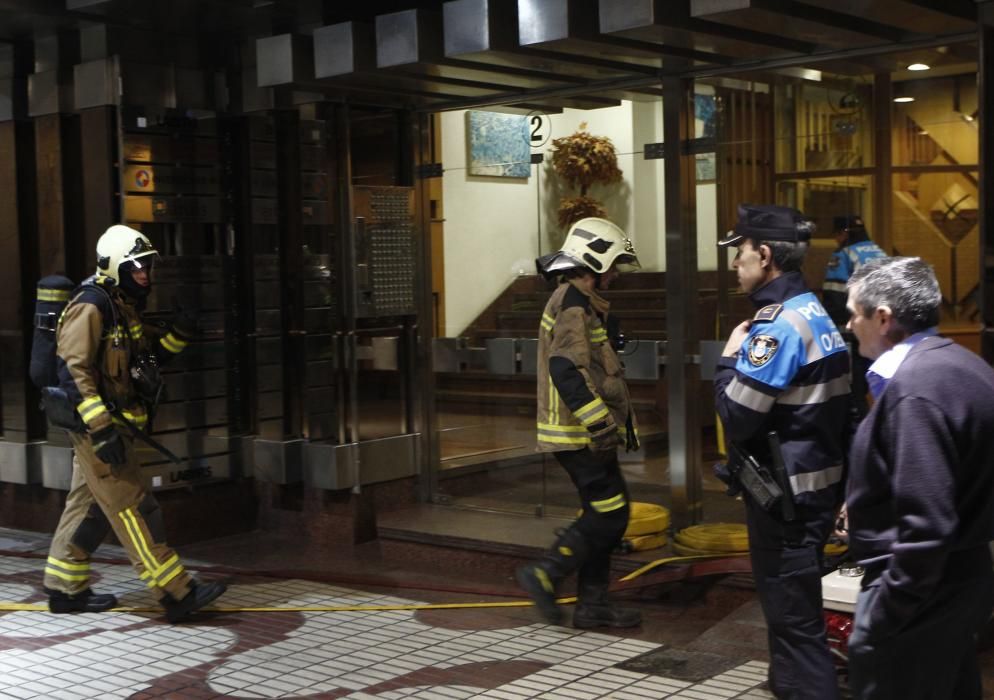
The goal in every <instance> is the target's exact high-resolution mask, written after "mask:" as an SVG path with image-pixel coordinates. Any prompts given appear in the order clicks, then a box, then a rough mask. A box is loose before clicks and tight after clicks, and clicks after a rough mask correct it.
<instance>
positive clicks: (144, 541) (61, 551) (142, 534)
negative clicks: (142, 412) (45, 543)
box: [44, 433, 192, 600]
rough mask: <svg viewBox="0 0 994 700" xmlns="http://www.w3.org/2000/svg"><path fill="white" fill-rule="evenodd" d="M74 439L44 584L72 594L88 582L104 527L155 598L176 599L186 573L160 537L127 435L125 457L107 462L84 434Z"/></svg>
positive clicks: (155, 510) (157, 513) (154, 505)
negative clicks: (66, 491)
mask: <svg viewBox="0 0 994 700" xmlns="http://www.w3.org/2000/svg"><path fill="white" fill-rule="evenodd" d="M70 439H71V440H72V443H73V448H74V455H73V465H72V466H73V469H72V484H71V486H70V489H69V495H68V497H67V498H66V506H65V510H63V512H62V517H61V518H60V520H59V525H58V527H57V528H56V530H55V536H54V538H53V540H52V547H51V549H50V550H49V553H48V562H47V564H46V566H45V583H44V585H45V587H46V588H49V589H52V590H56V591H61V592H63V593H66V594H68V595H76V594H78V593H81V592H82V591H85V590H86V589H87V588H88V587H89V580H90V556H91V555H92V554H93V552H94V551H95V550H96V548H97V547H98V546H100V543H101V542H102V541H103V539H104V537H105V536H106V535H107V532H108V531H109V530H113V531H114V534H115V535H116V536H117V539H118V541H120V543H121V545H122V546H123V547H124V549H125V551H126V552H127V554H128V558H129V559H130V560H131V565H132V566H133V567H134V569H135V572H136V573H137V574H138V577H139V578H140V579H142V580H143V581H145V582H146V584H147V585H148V587H149V588H151V589H153V590H154V591H156V593H157V594H158V596H159V597H161V596H162V594H164V593H168V594H169V595H171V596H172V597H173V598H175V599H176V600H181V599H182V598H183V597H184V596H185V595H186V594H187V593H188V592H189V591H190V588H191V586H190V584H191V581H192V579H191V577H190V574H189V573H187V571H186V569H185V568H184V567H183V564H182V563H181V562H180V560H179V555H177V554H176V552H174V551H173V550H172V549H170V548H169V545H167V544H166V542H165V533H164V530H165V528H164V526H163V521H162V511H161V510H159V504H158V502H156V500H155V497H154V496H152V494H151V493H148V492H147V491H146V490H145V487H144V485H143V484H142V482H141V476H140V467H139V464H138V459H137V456H136V455H135V450H134V445H133V444H132V441H131V438H130V437H127V436H122V439H123V440H124V441H125V444H126V445H127V454H128V461H127V463H126V464H123V465H116V466H111V465H110V464H107V463H106V462H102V461H101V460H100V459H99V458H98V457H97V456H96V454H94V452H93V444H92V442H91V441H90V437H89V436H88V435H83V434H79V433H70Z"/></svg>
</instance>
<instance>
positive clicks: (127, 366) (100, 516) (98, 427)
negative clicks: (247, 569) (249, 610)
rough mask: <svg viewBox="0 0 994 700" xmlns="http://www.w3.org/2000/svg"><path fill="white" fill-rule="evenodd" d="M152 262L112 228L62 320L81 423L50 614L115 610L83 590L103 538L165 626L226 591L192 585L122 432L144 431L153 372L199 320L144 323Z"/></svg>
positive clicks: (130, 233) (66, 382) (63, 369)
mask: <svg viewBox="0 0 994 700" xmlns="http://www.w3.org/2000/svg"><path fill="white" fill-rule="evenodd" d="M157 255H158V254H157V252H156V250H155V249H154V248H153V247H152V244H151V242H150V241H149V239H148V238H146V237H145V236H144V235H143V234H142V233H140V232H139V231H136V230H134V229H132V228H129V227H127V226H122V225H115V226H111V227H110V228H108V229H107V231H106V232H104V234H103V235H102V236H101V237H100V240H99V241H98V242H97V272H96V275H95V276H93V277H91V278H89V279H88V280H86V281H85V282H84V283H83V284H82V285H80V287H79V288H78V289H77V290H76V291H75V292H74V295H73V297H72V299H71V301H70V302H69V304H68V306H67V307H66V309H65V311H64V312H63V314H62V317H61V319H60V320H59V324H58V328H57V331H56V342H57V345H56V369H57V373H58V381H59V388H60V389H61V390H62V391H64V392H65V395H66V397H67V398H68V401H69V403H70V404H71V407H75V409H76V411H77V412H78V414H79V417H80V418H81V419H82V420H81V421H80V425H79V427H78V429H77V430H71V431H70V432H69V435H70V438H71V440H72V444H73V448H74V451H75V455H74V459H73V475H72V484H71V487H70V491H69V495H68V498H67V500H66V506H65V510H64V512H63V513H62V518H61V520H60V521H59V525H58V528H57V529H56V531H55V537H54V539H53V542H52V548H51V550H50V551H49V556H48V562H47V565H46V567H45V582H44V586H45V591H46V593H48V596H49V609H50V610H51V611H52V612H55V613H67V612H99V611H102V610H107V609H110V608H112V607H115V606H116V605H117V599H116V598H115V597H114V596H113V595H110V594H96V593H94V592H93V591H92V590H91V589H90V587H89V576H90V556H91V554H92V553H93V551H94V550H95V549H96V548H97V547H98V546H99V544H100V542H101V541H102V540H103V539H104V536H105V535H106V534H107V531H108V530H109V529H113V530H114V534H115V535H117V539H118V540H119V541H120V542H121V544H122V545H123V546H124V549H125V550H126V551H127V553H128V557H129V559H130V560H131V563H132V565H133V566H134V568H135V571H136V572H137V573H138V576H139V577H140V578H141V579H142V580H143V581H145V582H146V583H147V585H148V586H149V587H150V588H152V589H153V590H154V591H155V592H156V593H157V594H158V595H159V596H160V601H161V603H162V605H163V607H164V608H165V610H166V616H167V618H168V620H169V621H170V622H178V621H180V620H182V619H183V618H185V617H186V616H188V615H189V614H190V613H192V612H194V611H195V610H198V609H200V608H202V607H204V606H205V605H207V604H208V603H210V602H211V601H213V600H214V599H216V598H217V597H218V596H220V595H221V594H222V593H223V592H224V590H225V586H224V584H222V583H217V582H211V583H198V582H197V581H195V580H194V579H193V578H192V577H191V576H190V574H189V573H188V572H187V571H186V569H185V568H184V567H183V564H182V563H181V562H180V560H179V557H178V555H177V554H176V553H175V552H174V551H173V550H172V549H170V547H169V546H168V545H167V544H166V542H165V536H164V532H163V530H164V527H163V521H162V512H161V511H160V510H159V505H158V503H157V502H156V500H155V498H154V497H153V496H152V494H151V493H149V492H147V491H146V490H145V486H144V485H143V483H142V479H141V475H140V468H139V464H138V460H137V457H136V455H135V450H134V445H133V442H132V441H133V438H132V433H130V432H129V431H130V428H128V427H127V425H126V422H130V423H131V424H132V425H133V426H134V428H136V429H138V430H144V429H145V428H146V427H147V422H148V408H149V405H150V404H151V403H152V398H151V396H150V395H154V394H155V393H156V392H157V389H158V387H159V386H161V383H160V382H161V380H160V379H159V376H158V365H160V364H161V363H163V362H165V361H168V359H169V358H170V357H171V356H173V355H175V354H176V353H179V352H180V351H182V350H183V348H184V347H185V346H186V344H187V341H188V340H189V339H190V337H191V336H192V335H193V334H194V332H195V329H194V327H193V325H194V324H195V321H194V320H193V319H191V318H189V317H188V316H186V317H185V316H184V315H183V314H179V315H178V317H177V318H176V319H175V320H174V322H173V326H172V328H171V329H170V330H169V331H168V332H166V333H165V334H163V333H162V331H161V330H159V329H157V328H155V327H153V326H148V325H146V324H144V323H143V320H142V317H141V312H142V310H143V308H144V306H145V301H146V298H147V296H148V294H149V292H150V291H151V279H150V273H151V271H152V266H153V264H154V262H155V259H156V257H157ZM153 333H154V335H153ZM71 407H70V412H71Z"/></svg>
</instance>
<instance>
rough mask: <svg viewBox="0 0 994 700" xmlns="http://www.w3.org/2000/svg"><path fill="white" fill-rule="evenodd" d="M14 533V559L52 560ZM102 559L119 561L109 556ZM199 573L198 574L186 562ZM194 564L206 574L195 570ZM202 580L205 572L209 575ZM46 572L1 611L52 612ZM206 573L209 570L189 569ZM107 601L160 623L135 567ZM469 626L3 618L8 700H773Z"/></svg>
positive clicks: (261, 585)
mask: <svg viewBox="0 0 994 700" xmlns="http://www.w3.org/2000/svg"><path fill="white" fill-rule="evenodd" d="M42 544H43V542H42V541H41V540H39V538H38V537H37V536H34V535H24V536H23V538H22V537H19V536H18V535H17V534H16V533H13V534H12V533H11V532H10V531H6V532H4V533H3V536H2V537H0V550H7V551H8V552H10V551H12V550H20V551H25V550H32V551H36V552H37V551H43V549H40V545H42ZM99 554H100V555H101V556H104V557H116V556H119V555H120V550H117V549H116V548H112V547H106V546H105V547H104V548H102V549H101V550H100V552H99ZM188 563H189V562H188ZM191 564H192V563H191ZM201 565H204V563H201ZM41 567H42V561H41V560H40V559H37V558H22V557H17V556H0V602H3V603H13V602H41V601H42V600H43V596H42V594H41V588H40V586H41V574H40V572H41ZM191 568H194V569H195V568H196V565H195V564H193V565H191ZM94 571H95V574H96V576H95V577H94V581H93V583H94V587H95V588H97V589H99V590H101V591H113V592H115V593H117V594H118V596H119V597H120V598H121V603H122V605H127V606H135V607H155V601H154V600H153V599H152V597H151V596H150V594H149V593H148V592H147V590H146V589H145V588H144V587H143V586H142V585H141V584H140V583H139V582H138V581H137V580H136V579H135V578H134V576H133V575H132V572H131V570H130V568H129V567H127V566H123V565H117V564H95V565H94ZM419 602H424V601H423V600H422V599H421V598H420V597H419V596H409V595H405V594H403V592H400V593H398V592H397V591H390V592H377V591H374V592H370V591H364V590H355V589H352V588H347V587H342V586H336V585H330V584H325V583H315V582H312V581H302V580H277V579H263V578H258V577H249V576H245V577H238V578H235V579H234V580H232V581H231V582H230V584H229V590H228V593H227V594H226V595H225V596H224V597H223V598H222V599H221V600H220V601H219V603H222V604H223V605H224V606H225V607H258V606H303V607H312V606H313V607H317V606H339V605H412V604H417V603H419ZM432 602H437V601H432ZM486 613H487V614H476V615H473V614H470V615H467V614H466V613H465V612H464V611H430V612H428V611H413V610H396V611H384V612H268V613H216V614H208V615H203V616H202V617H201V618H199V619H197V620H194V621H192V622H190V623H187V624H184V625H180V626H170V625H168V624H166V623H165V621H164V620H163V619H162V618H161V617H160V616H159V615H157V614H154V613H103V614H97V615H93V614H91V615H71V616H70V615H51V614H49V613H47V612H34V611H29V612H0V698H39V699H41V698H44V699H46V700H47V699H49V698H54V699H59V700H62V699H69V698H136V699H137V698H152V697H156V698H159V697H169V698H177V699H180V698H182V699H187V698H313V699H315V700H330V699H332V698H348V699H350V700H360V699H372V698H378V699H382V700H387V699H396V698H433V699H437V700H458V699H461V698H493V699H495V700H513V699H515V698H549V699H550V700H555V699H559V700H588V699H589V700H593V699H594V698H617V699H618V700H634V699H635V698H674V699H676V698H680V699H683V700H726V699H731V698H752V699H755V698H770V697H772V696H770V695H769V694H768V693H766V692H765V691H763V690H761V688H760V685H761V684H762V682H763V681H764V679H765V664H764V663H762V662H760V661H755V660H753V661H747V662H744V663H736V665H734V666H733V667H731V668H727V669H725V670H723V672H720V673H717V675H714V676H713V677H710V678H706V679H703V680H700V679H698V680H696V682H695V681H690V680H678V679H677V678H672V677H665V676H662V675H656V674H649V673H640V672H634V671H631V670H625V669H623V668H619V665H620V664H623V663H625V662H628V661H630V660H631V659H634V658H635V657H639V656H640V655H643V654H646V653H648V652H653V651H657V650H660V649H662V648H663V645H662V644H660V643H658V642H655V641H650V640H645V639H636V638H632V637H630V636H612V635H608V634H595V633H589V632H580V631H577V630H573V629H571V628H566V627H552V626H549V625H545V624H539V623H536V622H534V618H533V617H531V616H530V615H522V614H520V611H517V612H516V614H513V615H512V614H506V615H505V614H502V613H501V612H500V611H499V610H498V611H495V612H491V611H489V610H488V611H486Z"/></svg>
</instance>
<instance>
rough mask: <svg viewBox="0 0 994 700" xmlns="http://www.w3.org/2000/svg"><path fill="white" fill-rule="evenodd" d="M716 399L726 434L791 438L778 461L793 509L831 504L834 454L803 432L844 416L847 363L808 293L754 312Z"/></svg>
mask: <svg viewBox="0 0 994 700" xmlns="http://www.w3.org/2000/svg"><path fill="white" fill-rule="evenodd" d="M724 396H725V398H726V399H727V400H728V403H727V404H726V406H725V408H724V410H725V414H724V415H723V420H724V421H726V430H728V431H729V434H734V433H736V432H739V431H741V433H744V434H747V435H753V434H757V431H768V430H771V429H775V430H777V431H778V432H780V431H784V434H790V435H794V436H795V437H793V438H792V439H790V440H786V441H785V442H784V456H785V460H786V466H787V475H788V478H789V480H790V484H791V488H792V490H793V493H794V496H795V500H796V501H797V502H798V503H800V504H804V505H815V504H821V503H822V501H824V502H825V503H829V502H831V501H832V500H833V499H834V491H832V489H833V488H834V487H835V486H836V485H837V484H838V483H839V481H840V480H841V478H842V455H841V453H839V454H833V453H834V452H837V451H838V450H837V446H835V445H833V446H829V445H827V444H826V445H823V444H821V443H820V442H819V441H820V439H821V438H820V437H819V436H820V435H821V433H820V432H819V430H820V429H815V428H812V427H810V426H818V425H821V424H822V423H823V421H825V420H828V421H829V422H832V421H834V420H835V418H836V417H837V416H836V414H838V415H839V416H844V415H845V411H846V406H847V405H848V396H849V357H848V354H847V352H846V343H845V341H844V340H843V338H842V334H841V333H840V332H839V330H838V329H837V328H836V326H835V324H834V323H832V320H831V318H830V317H829V315H828V312H827V311H825V308H824V307H823V306H822V305H821V302H819V301H818V298H817V297H816V296H815V295H814V294H813V293H811V292H804V293H802V294H798V295H797V296H794V297H791V298H789V299H787V300H786V301H784V302H783V303H782V304H774V305H770V306H767V307H763V308H762V309H760V310H759V312H758V313H757V314H756V316H755V317H754V318H753V321H752V326H751V328H750V330H749V335H748V337H747V338H746V340H745V342H744V343H743V344H742V349H741V351H740V352H739V355H738V358H737V359H736V361H735V373H734V377H733V378H732V379H731V381H729V382H728V384H727V385H725V388H724ZM826 411H827V412H826ZM729 421H731V422H734V423H735V425H733V426H731V427H729V425H728V422H729ZM763 434H764V435H765V432H764V433H763ZM808 435H810V437H800V436H808Z"/></svg>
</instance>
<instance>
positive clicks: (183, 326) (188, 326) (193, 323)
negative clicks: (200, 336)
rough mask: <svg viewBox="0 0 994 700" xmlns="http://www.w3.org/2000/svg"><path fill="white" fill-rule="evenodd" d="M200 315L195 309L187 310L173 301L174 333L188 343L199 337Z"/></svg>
mask: <svg viewBox="0 0 994 700" xmlns="http://www.w3.org/2000/svg"><path fill="white" fill-rule="evenodd" d="M198 316H199V314H198V313H197V312H196V311H195V310H193V309H186V308H183V307H182V306H180V305H179V303H178V302H177V301H176V300H175V299H173V318H172V331H173V333H175V334H176V335H178V336H179V337H180V338H181V339H182V340H185V341H187V342H189V341H191V340H193V339H194V338H196V337H197V322H198V320H199V319H198Z"/></svg>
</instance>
